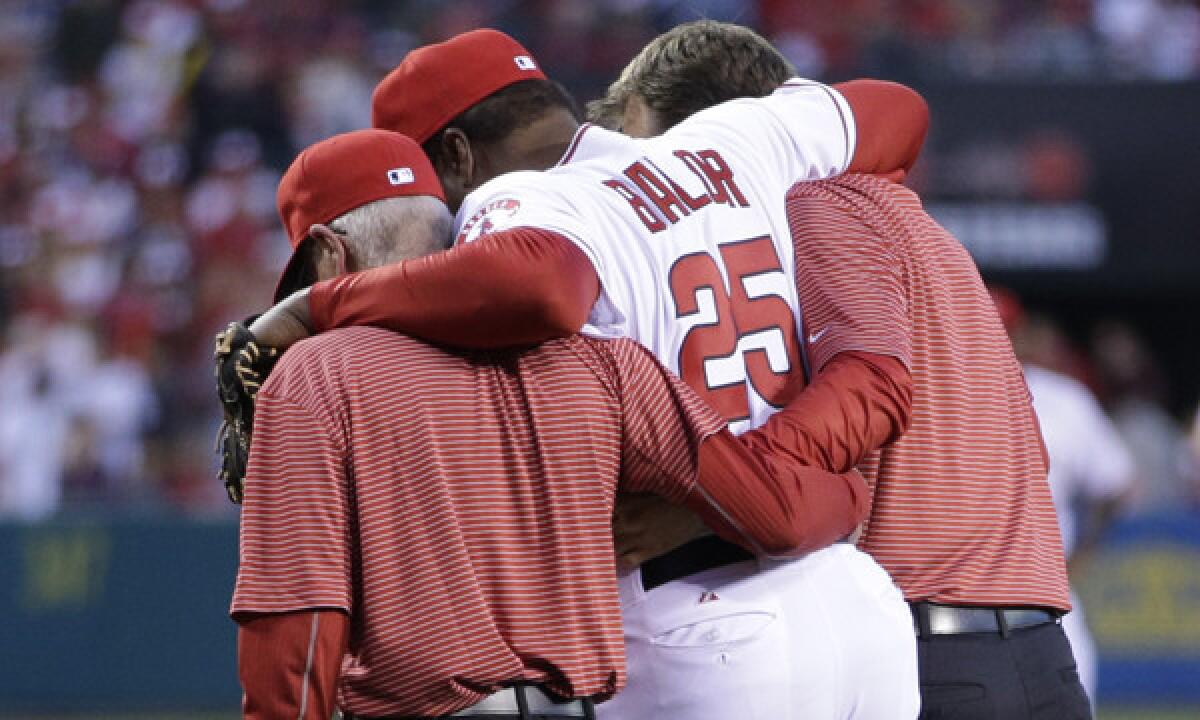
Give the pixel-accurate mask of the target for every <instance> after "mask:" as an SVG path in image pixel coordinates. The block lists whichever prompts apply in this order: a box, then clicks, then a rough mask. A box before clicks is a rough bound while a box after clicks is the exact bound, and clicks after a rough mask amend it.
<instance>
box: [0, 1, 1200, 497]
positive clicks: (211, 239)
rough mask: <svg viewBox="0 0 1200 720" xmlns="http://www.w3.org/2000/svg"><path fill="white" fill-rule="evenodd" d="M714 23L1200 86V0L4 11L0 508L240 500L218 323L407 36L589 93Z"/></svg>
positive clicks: (1010, 74)
mask: <svg viewBox="0 0 1200 720" xmlns="http://www.w3.org/2000/svg"><path fill="white" fill-rule="evenodd" d="M697 16H705V17H712V18H719V19H728V20H733V21H737V22H741V23H744V24H749V25H753V26H755V27H757V28H759V29H761V30H762V31H763V32H764V33H765V34H766V35H768V36H769V37H770V38H771V39H773V40H774V41H775V42H776V43H777V44H778V45H779V46H780V47H781V49H782V50H784V52H785V53H786V54H787V55H788V56H789V57H790V58H791V59H792V60H793V61H794V62H795V63H796V65H797V67H798V68H799V70H800V71H801V72H802V73H803V74H807V75H811V76H818V77H824V78H829V79H837V78H840V77H847V76H851V75H859V74H864V75H874V76H882V77H891V78H896V79H901V80H909V81H914V82H919V81H921V80H923V79H937V78H968V79H973V78H987V79H994V78H1001V79H1003V78H1018V79H1019V78H1025V79H1030V78H1037V79H1047V78H1050V79H1066V80H1070V79H1081V78H1108V79H1112V78H1117V79H1153V80H1165V81H1171V80H1184V79H1195V78H1196V77H1197V76H1200V10H1198V9H1197V7H1196V5H1195V3H1192V2H1183V1H1179V0H1051V1H1049V2H1028V1H1023V0H1007V1H1002V0H890V1H888V0H836V2H835V1H834V0H809V1H806V2H792V1H786V0H760V1H759V2H743V1H741V0H691V1H689V2H668V1H666V0H604V1H603V2H585V1H583V0H559V1H551V0H540V1H535V0H462V1H457V2H435V1H434V0H413V1H410V2H400V1H393V0H359V1H358V2H349V1H343V2H335V1H334V0H287V1H286V2H284V1H282V0H279V1H276V0H261V1H256V2H249V1H248V0H0V18H2V22H0V517H17V518H24V519H36V518H41V517H45V516H48V515H51V514H53V513H55V512H58V511H62V510H66V511H85V512H86V511H89V510H92V509H97V508H99V509H104V510H111V509H113V508H117V509H120V510H122V511H127V512H139V511H143V510H144V511H147V512H156V511H161V510H162V509H164V508H169V509H176V510H180V511H184V512H187V513H191V514H209V513H218V514H219V513H228V512H232V509H231V507H230V506H229V505H228V503H227V502H226V500H225V499H224V493H223V490H222V489H221V488H220V485H219V483H217V482H216V481H215V479H214V472H213V467H214V465H213V455H212V442H213V437H214V434H215V430H216V425H217V422H218V417H217V408H216V404H215V402H214V389H213V383H212V379H211V372H212V371H211V364H210V363H211V360H210V357H211V352H212V347H211V345H212V337H213V334H214V332H215V331H216V330H218V329H219V328H220V327H221V326H222V325H223V324H224V323H225V322H227V321H229V320H231V319H240V318H242V317H244V316H246V315H248V314H250V313H252V312H254V311H256V310H261V309H262V308H263V307H264V306H265V304H266V303H267V301H268V299H269V296H270V292H271V288H272V287H273V281H274V277H275V276H276V274H277V272H278V271H279V269H280V268H281V267H282V264H283V262H284V261H285V259H286V243H285V242H284V241H283V238H282V236H281V231H280V229H279V227H278V226H279V221H278V218H277V216H276V214H275V206H274V200H275V185H276V182H277V181H278V178H279V175H280V172H281V170H282V168H284V167H285V166H286V165H287V163H288V162H289V161H290V160H291V158H292V156H293V154H294V153H295V152H296V151H297V150H298V149H299V148H301V147H303V146H305V145H307V144H309V143H311V142H313V141H315V140H317V139H320V138H323V137H326V136H328V135H331V134H334V133H337V132H342V131H346V130H350V129H355V128H359V127H364V126H366V125H368V124H369V99H370V93H371V90H372V88H373V86H374V83H375V82H376V81H377V80H378V78H380V77H381V76H382V75H383V74H384V73H385V72H387V71H388V70H389V69H390V68H392V67H393V66H394V65H395V64H396V63H397V62H398V61H399V60H400V59H401V58H402V57H403V55H404V54H405V53H406V52H407V51H408V50H409V49H411V48H413V47H415V46H417V45H420V44H424V43H427V42H432V41H436V40H440V39H443V38H445V37H448V36H450V35H452V34H455V33H457V32H461V31H464V30H467V29H471V28H475V27H480V26H495V27H499V28H502V29H504V30H507V31H509V32H511V33H513V34H514V35H516V36H517V37H519V38H520V39H522V40H523V41H525V42H526V43H527V44H528V45H529V47H530V49H531V50H532V51H533V52H534V53H535V55H537V56H538V57H539V59H540V60H541V61H542V64H543V65H544V66H546V67H547V68H548V69H549V71H550V72H551V74H552V75H553V76H554V77H556V78H557V79H559V80H561V81H562V82H564V84H566V85H567V86H568V87H570V88H571V89H572V90H574V91H575V92H576V93H577V94H578V96H579V97H580V98H581V99H584V100H586V99H589V98H591V97H594V96H595V95H596V94H598V93H599V92H600V91H601V90H602V89H603V87H604V86H605V85H606V84H607V83H608V82H609V81H611V80H612V79H613V78H614V76H615V75H616V73H617V72H618V71H619V70H620V68H621V67H622V66H623V65H624V63H625V62H626V61H627V60H628V59H629V58H630V57H632V55H633V54H634V53H635V52H636V51H637V50H638V49H640V48H641V46H642V45H643V44H644V43H645V42H646V41H647V40H649V39H650V38H652V37H653V36H654V35H655V34H657V33H658V32H660V31H661V30H663V29H665V28H667V27H669V26H671V25H673V24H675V23H677V22H680V21H684V20H689V19H694V18H695V17H697ZM1090 356H1091V357H1092V358H1094V362H1093V363H1092V364H1091V365H1090V366H1089V367H1090V368H1091V369H1090V370H1089V372H1090V373H1094V375H1093V377H1092V378H1091V380H1092V381H1094V382H1095V386H1096V387H1097V388H1098V389H1099V390H1100V391H1101V397H1102V398H1103V399H1104V400H1105V401H1106V403H1107V406H1108V407H1109V408H1110V409H1111V410H1112V411H1113V413H1114V416H1115V417H1117V418H1118V420H1119V422H1120V423H1121V425H1122V427H1123V428H1125V427H1127V428H1128V430H1127V432H1128V435H1129V437H1130V444H1131V446H1133V447H1134V449H1135V452H1141V451H1142V450H1143V449H1144V451H1145V452H1146V453H1152V454H1153V458H1152V459H1149V460H1147V463H1146V464H1145V465H1142V467H1153V468H1155V471H1154V472H1151V473H1147V474H1148V475H1149V476H1151V477H1152V480H1153V482H1155V483H1162V484H1165V485H1170V488H1168V489H1159V488H1157V487H1155V488H1150V486H1149V485H1147V486H1146V487H1147V489H1146V491H1145V493H1144V498H1143V500H1141V501H1140V502H1143V503H1144V504H1145V506H1146V508H1150V509H1152V508H1153V507H1158V506H1160V505H1161V506H1168V507H1169V506H1171V505H1172V504H1175V506H1178V503H1179V502H1185V503H1187V504H1194V503H1195V502H1196V493H1195V489H1194V488H1195V485H1194V482H1195V474H1194V469H1193V468H1192V466H1190V465H1189V463H1190V462H1191V461H1190V460H1188V459H1187V458H1188V455H1187V453H1186V452H1185V451H1184V449H1183V448H1185V447H1186V441H1185V440H1184V431H1183V430H1182V429H1181V428H1180V427H1179V426H1178V425H1177V424H1176V422H1175V420H1173V419H1172V418H1170V416H1167V415H1166V413H1165V412H1164V411H1162V410H1161V407H1162V405H1161V401H1160V400H1161V399H1160V398H1159V399H1156V397H1155V393H1161V392H1162V391H1163V389H1162V387H1157V388H1156V387H1155V386H1154V382H1155V380H1154V378H1155V371H1154V360H1153V358H1152V357H1151V356H1150V355H1149V353H1148V351H1147V350H1146V348H1145V346H1144V345H1143V344H1141V343H1140V341H1139V340H1138V338H1137V335H1136V332H1134V331H1132V330H1131V329H1129V328H1110V329H1108V330H1101V331H1098V333H1097V335H1096V338H1095V341H1094V343H1093V346H1092V352H1091V355H1090ZM1135 366H1136V367H1135ZM1156 443H1157V444H1159V445H1161V447H1155V444H1156ZM1147 457H1149V455H1148V456H1147ZM1154 463H1158V464H1157V465H1156V464H1154ZM1139 464H1141V462H1140V457H1139ZM1160 466H1161V467H1162V471H1161V472H1159V470H1158V468H1159V467H1160ZM1172 473H1175V474H1172ZM1169 478H1178V480H1177V481H1176V480H1169ZM1189 483H1191V484H1189Z"/></svg>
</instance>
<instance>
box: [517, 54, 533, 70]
mask: <svg viewBox="0 0 1200 720" xmlns="http://www.w3.org/2000/svg"><path fill="white" fill-rule="evenodd" d="M513 62H514V63H516V64H517V69H518V70H537V63H535V62H534V61H533V58H531V57H529V56H528V55H518V56H516V57H514V58H513Z"/></svg>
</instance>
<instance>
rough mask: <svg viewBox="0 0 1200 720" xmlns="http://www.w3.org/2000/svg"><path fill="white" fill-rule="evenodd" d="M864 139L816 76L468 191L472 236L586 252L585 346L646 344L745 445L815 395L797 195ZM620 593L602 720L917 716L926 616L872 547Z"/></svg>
mask: <svg viewBox="0 0 1200 720" xmlns="http://www.w3.org/2000/svg"><path fill="white" fill-rule="evenodd" d="M854 143H855V129H854V124H853V116H852V115H851V112H850V108H849V106H848V105H847V104H846V102H845V100H844V99H843V98H842V97H841V95H839V94H838V93H837V92H836V91H834V90H833V89H831V88H828V87H826V86H824V85H820V84H818V83H813V82H809V81H803V80H797V81H793V82H790V83H788V84H787V85H785V86H784V87H783V88H781V89H780V90H779V91H777V92H776V93H775V94H773V95H771V96H770V97H767V98H761V99H753V100H750V99H747V100H735V101H733V102H729V103H725V104H723V105H719V106H716V107H714V108H710V109H708V110H705V111H703V112H701V113H698V114H696V115H694V116H692V117H691V118H689V119H688V120H686V121H684V122H683V123H681V124H679V125H678V126H676V127H675V128H673V129H671V130H670V131H668V132H667V133H665V134H664V135H661V136H659V137H657V138H651V139H645V140H634V139H631V138H628V137H625V136H624V135H620V134H617V133H612V132H608V131H605V130H603V129H601V128H597V127H594V126H589V125H585V126H584V127H582V128H581V129H580V130H579V132H578V133H577V134H576V136H575V139H574V141H573V142H572V144H571V147H570V149H569V150H568V151H567V153H566V155H565V157H564V158H563V161H562V162H560V163H559V165H558V166H557V167H555V168H553V169H551V170H549V171H546V172H522V173H513V174H509V175H504V176H501V177H498V178H496V179H494V180H492V181H491V182H489V183H487V184H485V185H484V186H482V187H481V188H479V189H478V190H476V191H475V192H474V193H472V194H471V195H470V196H468V197H467V199H466V201H465V202H464V204H463V206H462V208H461V209H460V210H459V216H458V218H457V222H458V226H459V241H460V242H465V241H470V240H473V239H475V238H476V237H479V236H480V235H482V234H486V233H489V232H495V231H498V230H504V229H508V228H515V227H534V228H542V229H545V230H550V231H553V232H556V233H559V234H561V235H564V236H566V237H567V238H569V239H570V240H571V241H572V242H574V243H575V244H576V245H577V246H578V247H579V248H580V249H581V250H582V251H583V252H584V254H585V255H587V257H588V258H589V259H590V260H591V262H592V264H593V266H594V267H595V269H596V274H597V275H598V276H599V278H600V283H601V293H600V297H599V299H598V300H597V302H596V304H595V306H594V307H593V309H592V312H591V315H590V316H589V319H588V324H587V326H586V327H585V328H584V332H586V333H588V334H592V335H597V336H602V337H611V336H627V337H632V338H634V339H636V340H638V341H639V342H641V343H642V344H643V345H645V346H646V347H648V348H649V349H650V350H651V351H652V352H654V354H655V355H657V356H658V358H659V359H660V360H661V361H662V362H663V363H664V364H666V365H667V366H668V367H670V368H671V370H673V371H675V372H676V373H678V374H679V375H680V376H681V377H682V378H683V379H684V380H686V381H687V382H688V384H689V385H691V386H692V387H693V388H695V389H696V390H698V391H701V394H702V396H703V397H704V398H705V399H706V400H707V401H708V402H709V403H710V404H711V405H712V406H713V407H714V408H715V409H717V410H718V411H719V412H720V413H721V414H722V415H724V416H725V417H726V418H728V419H730V421H731V423H730V425H731V429H732V430H733V431H734V432H741V431H743V430H745V429H747V428H749V427H754V426H757V425H759V424H761V423H762V422H764V421H765V420H766V418H767V417H768V416H769V415H770V413H771V412H773V411H774V409H775V408H777V407H780V406H782V405H784V404H786V403H787V401H788V400H789V399H790V396H791V395H793V394H795V393H796V392H798V391H799V390H800V389H801V388H802V385H803V383H802V382H796V380H797V378H799V377H802V373H800V372H799V369H800V368H801V366H802V355H801V343H800V338H801V337H802V332H803V330H802V328H801V326H800V321H799V317H800V313H799V301H798V299H797V295H796V281H795V270H796V268H795V251H794V249H793V247H792V237H791V232H790V230H789V226H788V222H787V216H786V213H785V205H784V196H785V193H786V191H787V189H788V188H790V187H791V186H792V185H793V184H794V183H795V182H797V181H799V180H815V179H820V178H824V177H830V176H832V175H836V174H838V173H840V172H842V171H844V170H845V169H846V168H847V166H848V165H849V164H850V160H851V158H852V157H853V154H854ZM618 587H619V590H620V595H621V606H622V618H623V623H624V626H625V643H626V654H627V659H628V671H629V675H628V684H627V685H626V687H625V689H624V690H623V691H622V692H620V693H618V694H617V696H616V697H614V698H613V699H612V700H610V701H608V702H605V703H603V704H602V705H600V706H598V707H597V716H598V717H600V718H601V720H650V719H651V718H658V717H663V716H670V717H673V718H681V719H682V720H709V719H710V718H711V719H713V720H715V719H716V718H730V717H738V718H746V719H747V720H759V719H760V718H762V719H763V720H765V719H766V718H770V719H771V720H790V719H791V718H796V719H797V720H798V719H799V718H810V717H820V718H831V719H833V720H841V719H842V718H850V717H853V718H856V719H859V720H876V719H878V720H884V719H886V720H897V719H898V718H913V717H916V715H917V708H918V706H919V698H918V693H917V661H916V640H915V637H914V635H913V632H912V619H911V616H910V615H909V612H908V608H907V606H906V605H905V604H904V599H903V597H902V596H901V594H900V591H899V590H898V589H897V588H896V587H895V585H893V584H892V582H891V580H890V578H888V576H887V574H886V573H885V572H884V571H883V569H882V568H880V567H879V566H878V565H877V564H876V563H875V562H874V561H873V560H871V558H870V557H868V556H867V555H865V554H863V553H861V552H860V551H859V550H857V549H855V548H854V547H853V546H852V545H847V544H839V545H835V546H832V547H828V548H824V549H822V550H818V551H815V552H812V553H810V554H808V555H807V556H805V557H803V558H799V559H796V560H792V561H787V562H782V563H774V562H771V561H767V560H756V561H754V562H743V563H734V564H733V565H729V566H725V567H720V568H716V569H713V570H708V571H705V572H701V573H697V574H694V575H690V576H688V577H686V578H681V579H679V580H675V581H673V582H670V583H667V584H665V585H663V586H662V587H658V588H655V589H653V590H652V591H650V592H647V591H645V590H644V588H643V587H642V585H641V580H640V573H637V572H626V573H623V574H622V575H621V576H620V577H619V578H618Z"/></svg>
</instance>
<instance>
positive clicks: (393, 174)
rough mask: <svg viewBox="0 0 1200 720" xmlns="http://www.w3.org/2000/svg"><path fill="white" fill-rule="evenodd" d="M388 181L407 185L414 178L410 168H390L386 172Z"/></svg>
mask: <svg viewBox="0 0 1200 720" xmlns="http://www.w3.org/2000/svg"><path fill="white" fill-rule="evenodd" d="M387 177H388V182H390V183H391V184H393V185H407V184H409V183H411V182H413V181H414V180H415V176H414V175H413V171H412V168H406V167H400V168H392V169H391V170H388V173H387Z"/></svg>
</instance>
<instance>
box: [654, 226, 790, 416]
mask: <svg viewBox="0 0 1200 720" xmlns="http://www.w3.org/2000/svg"><path fill="white" fill-rule="evenodd" d="M718 247H719V249H720V254H721V261H722V263H723V264H724V266H725V270H726V274H727V275H728V277H729V286H730V290H729V291H726V289H725V282H724V279H723V278H722V275H721V268H720V267H718V265H717V260H716V259H715V258H714V257H713V256H712V255H710V254H708V253H707V252H699V253H693V254H691V255H685V256H683V257H681V258H679V259H678V260H677V261H675V264H674V265H673V266H672V267H671V272H670V284H671V296H672V297H673V298H674V300H675V313H676V317H678V318H680V319H681V320H684V319H687V318H695V319H697V320H699V322H698V323H697V324H695V325H693V326H692V327H691V329H690V330H688V332H687V335H685V336H684V338H683V342H682V344H681V345H680V348H679V365H678V367H679V374H680V376H681V377H682V378H683V379H684V380H685V381H686V382H687V383H688V384H689V385H691V386H692V387H693V388H695V389H696V390H697V391H699V392H700V394H701V396H702V397H704V399H705V400H707V401H708V403H709V404H710V405H712V406H713V408H714V409H716V410H717V412H719V413H721V415H722V416H723V417H724V418H725V419H726V420H728V421H729V422H730V423H734V422H739V421H742V420H747V419H749V418H751V415H752V414H751V406H750V398H749V391H750V388H751V387H753V388H754V391H755V393H757V394H758V396H759V397H761V398H762V399H763V400H764V401H765V402H766V403H767V404H769V405H770V406H772V407H775V408H779V407H783V406H784V405H786V404H787V402H788V400H790V399H791V398H792V397H793V396H794V395H795V394H796V393H797V392H799V391H800V390H801V389H802V388H803V386H804V379H803V377H799V376H800V375H801V374H800V373H797V377H795V378H793V377H791V371H792V369H793V368H799V367H800V342H799V338H798V336H797V330H796V328H797V323H796V318H795V315H794V313H793V312H792V309H791V308H790V307H789V306H788V303H787V300H785V299H784V298H783V297H781V296H780V295H778V294H775V293H774V292H770V291H769V290H767V291H763V290H762V287H761V286H762V283H756V281H757V280H762V279H766V278H767V277H768V276H770V275H776V276H778V275H780V274H782V271H783V268H782V266H781V263H780V262H779V255H778V253H776V251H775V244H774V243H773V242H772V241H771V237H770V236H768V235H763V236H760V237H755V238H750V239H749V240H741V241H737V242H731V243H725V244H722V245H720V246H718ZM789 281H790V278H789ZM708 298H711V306H712V307H711V308H710V307H708V306H709V305H710V302H709V301H708ZM713 310H715V319H714V317H713V315H714V313H713Z"/></svg>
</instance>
